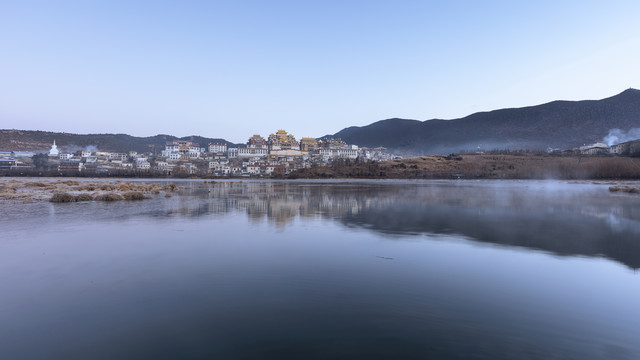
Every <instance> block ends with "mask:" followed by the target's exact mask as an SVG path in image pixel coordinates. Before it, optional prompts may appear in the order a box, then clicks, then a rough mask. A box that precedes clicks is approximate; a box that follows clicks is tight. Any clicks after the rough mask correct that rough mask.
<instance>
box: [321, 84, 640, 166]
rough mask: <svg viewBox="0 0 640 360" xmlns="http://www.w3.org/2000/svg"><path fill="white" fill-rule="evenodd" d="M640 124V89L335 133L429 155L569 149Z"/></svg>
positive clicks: (349, 139)
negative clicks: (584, 98) (596, 98)
mask: <svg viewBox="0 0 640 360" xmlns="http://www.w3.org/2000/svg"><path fill="white" fill-rule="evenodd" d="M638 127H640V90H636V89H628V90H625V91H623V92H622V93H620V94H618V95H615V96H612V97H609V98H606V99H602V100H582V101H562V100H560V101H552V102H549V103H546V104H542V105H536V106H528V107H522V108H509V109H500V110H494V111H488V112H478V113H474V114H471V115H469V116H466V117H464V118H460V119H453V120H441V119H433V120H426V121H419V120H408V119H397V118H395V119H387V120H381V121H378V122H375V123H373V124H370V125H366V126H361V127H358V126H352V127H348V128H345V129H343V130H341V131H339V132H337V133H335V134H333V135H327V136H330V137H336V138H341V139H342V140H344V141H345V142H347V143H349V144H356V145H360V146H367V147H378V146H383V147H386V148H389V149H394V150H398V151H405V152H410V153H423V154H438V153H439V154H447V153H452V152H459V151H474V150H477V149H478V147H480V148H481V149H482V150H493V149H510V150H518V149H528V150H535V149H546V148H547V147H552V148H561V149H568V148H572V147H575V146H579V145H583V144H585V143H593V142H597V141H601V140H602V139H603V138H604V137H605V136H606V135H607V134H608V132H609V130H611V129H614V128H618V129H622V130H624V131H628V130H630V129H632V128H638Z"/></svg>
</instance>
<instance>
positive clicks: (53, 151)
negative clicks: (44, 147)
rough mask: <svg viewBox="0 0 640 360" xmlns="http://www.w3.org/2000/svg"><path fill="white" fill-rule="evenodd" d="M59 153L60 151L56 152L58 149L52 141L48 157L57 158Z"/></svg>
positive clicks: (54, 141)
mask: <svg viewBox="0 0 640 360" xmlns="http://www.w3.org/2000/svg"><path fill="white" fill-rule="evenodd" d="M59 153H60V151H58V147H57V146H56V140H55V139H54V140H53V145H51V150H49V156H55V157H58V154H59Z"/></svg>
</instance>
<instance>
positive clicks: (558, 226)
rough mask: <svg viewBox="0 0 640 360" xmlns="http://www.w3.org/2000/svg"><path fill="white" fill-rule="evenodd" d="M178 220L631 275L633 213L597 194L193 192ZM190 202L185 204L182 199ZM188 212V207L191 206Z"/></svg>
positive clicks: (560, 190) (638, 207)
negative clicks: (299, 230)
mask: <svg viewBox="0 0 640 360" xmlns="http://www.w3.org/2000/svg"><path fill="white" fill-rule="evenodd" d="M185 195H186V196H185V197H183V199H182V200H181V201H182V202H184V204H183V207H182V210H181V211H180V212H181V213H183V214H189V215H195V216H198V215H205V214H212V213H227V212H232V211H243V212H245V213H246V214H247V216H249V217H250V218H251V219H255V220H259V219H265V218H266V219H268V220H270V221H274V222H276V223H277V224H280V225H283V226H284V225H286V224H287V223H288V222H289V221H290V220H292V219H294V218H296V217H303V218H305V217H317V216H320V217H324V218H331V219H335V220H337V221H339V222H340V223H342V224H344V225H346V226H350V227H362V228H366V229H369V230H372V231H376V232H379V233H385V234H413V235H419V234H451V235H460V236H464V237H466V238H468V239H470V240H473V241H480V242H485V243H493V244H499V245H508V246H519V247H526V248H531V249H538V250H543V251H548V252H551V253H554V254H558V255H583V256H604V257H607V258H610V259H614V260H616V261H619V262H621V263H623V264H625V265H627V266H629V267H631V268H634V269H636V268H640V241H637V238H638V237H639V235H640V204H638V202H637V199H635V198H633V197H626V196H616V195H612V194H610V193H609V192H608V191H607V189H606V187H604V186H593V185H578V184H558V183H556V184H555V185H551V184H550V183H535V182H522V183H518V182H441V183H415V184H408V183H403V182H398V183H394V182H351V183H349V182H345V183H339V182H334V183H321V182H246V183H225V182H222V183H215V184H205V185H202V184H200V183H193V185H192V186H191V187H189V188H187V189H186V190H185ZM189 195H191V196H189ZM196 199H197V201H195V202H194V200H196Z"/></svg>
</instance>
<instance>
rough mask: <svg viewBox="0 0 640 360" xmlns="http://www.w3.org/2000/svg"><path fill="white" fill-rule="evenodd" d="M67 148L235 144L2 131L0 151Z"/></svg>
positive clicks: (121, 149)
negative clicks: (175, 143)
mask: <svg viewBox="0 0 640 360" xmlns="http://www.w3.org/2000/svg"><path fill="white" fill-rule="evenodd" d="M54 140H55V141H56V145H58V147H59V148H60V149H62V150H64V151H75V150H80V149H87V148H89V149H92V150H93V151H96V149H97V150H99V151H112V152H129V151H137V152H139V153H143V152H154V151H155V152H156V153H160V152H161V151H162V150H164V148H165V144H166V143H167V142H169V141H174V140H190V141H193V142H195V143H197V144H199V145H200V147H204V148H206V147H208V144H209V143H214V142H217V143H226V144H227V145H233V143H231V142H229V141H226V140H224V139H219V138H206V137H202V136H195V135H194V136H185V137H181V138H179V137H176V136H172V135H156V136H148V137H136V136H131V135H126V134H87V135H80V134H70V133H60V132H48V131H35V130H0V151H48V150H49V149H50V148H51V144H53V141H54Z"/></svg>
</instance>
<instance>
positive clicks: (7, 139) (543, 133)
mask: <svg viewBox="0 0 640 360" xmlns="http://www.w3.org/2000/svg"><path fill="white" fill-rule="evenodd" d="M637 128H640V90H636V89H628V90H625V91H623V92H622V93H620V94H618V95H615V96H612V97H609V98H606V99H602V100H583V101H553V102H550V103H546V104H542V105H536V106H529V107H522V108H511V109H500V110H494V111H488V112H478V113H475V114H471V115H469V116H466V117H464V118H460V119H452V120H441V119H433V120H425V121H419V120H410V119H397V118H395V119H387V120H381V121H378V122H375V123H372V124H370V125H367V126H360V127H358V126H352V127H348V128H345V129H343V130H341V131H339V132H337V133H335V134H333V135H326V136H325V137H334V138H341V139H342V140H344V141H345V142H347V143H348V144H355V145H359V146H366V147H380V146H382V147H386V148H388V149H391V150H393V151H394V152H399V153H405V154H415V155H417V154H449V153H456V152H461V151H476V150H478V149H481V150H484V151H486V150H496V149H497V150H506V149H508V150H543V149H547V148H548V147H551V148H558V149H570V148H573V147H576V146H580V145H583V144H588V143H594V142H599V141H603V138H604V137H606V136H607V135H608V134H609V133H610V132H611V131H612V130H613V129H619V130H618V131H617V132H616V134H620V133H625V132H627V131H631V130H634V131H633V133H635V134H640V130H639V129H637ZM53 140H55V141H56V143H57V145H58V146H59V147H60V148H61V149H62V150H64V151H75V150H80V149H85V148H91V149H94V148H97V149H100V150H101V151H116V152H128V151H137V152H149V151H151V152H154V151H155V152H160V151H161V150H162V149H164V146H165V143H166V142H168V141H173V140H191V141H194V142H196V143H198V144H200V146H201V147H206V146H207V144H209V143H212V142H219V143H226V144H227V145H229V146H232V145H234V144H233V143H231V142H229V141H226V140H224V139H220V138H205V137H201V136H195V135H194V136H187V137H182V138H178V137H175V136H171V135H156V136H149V137H135V136H131V135H126V134H89V135H78V134H70V133H59V132H45V131H30V130H0V151H48V149H49V148H50V147H51V144H52V143H53ZM628 140H631V139H628Z"/></svg>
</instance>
